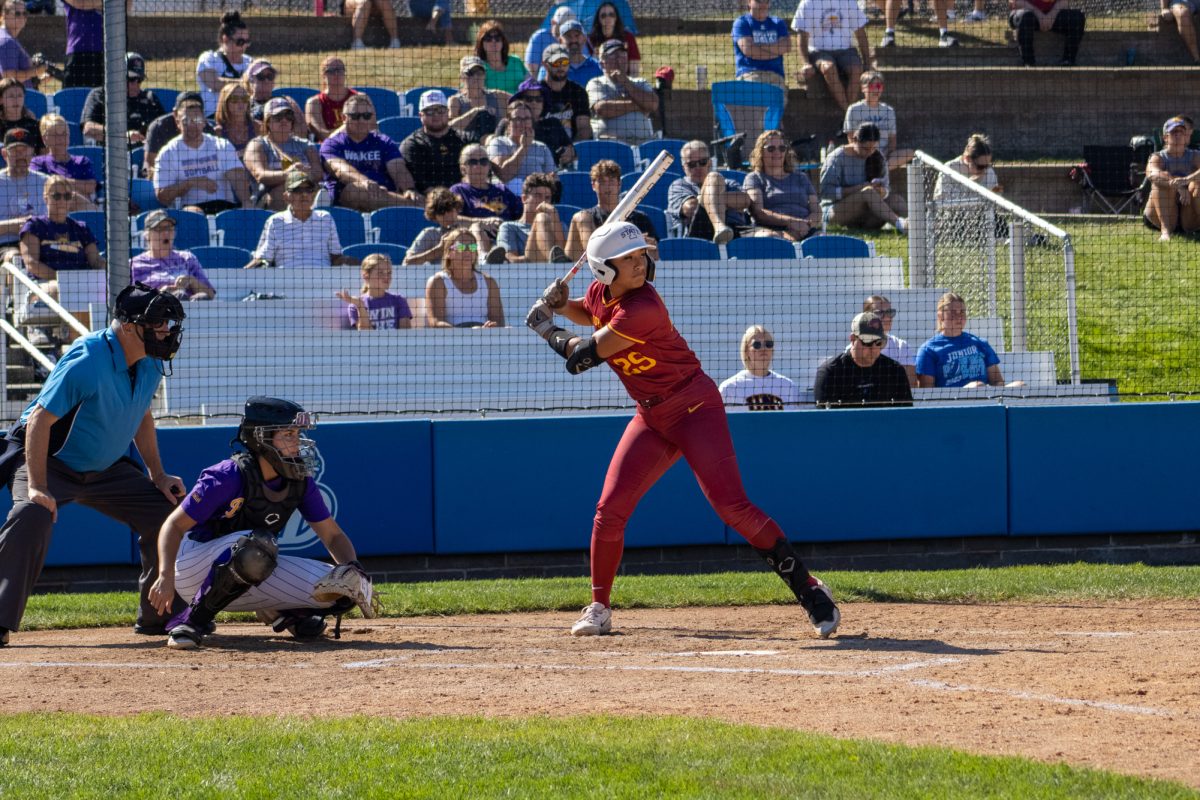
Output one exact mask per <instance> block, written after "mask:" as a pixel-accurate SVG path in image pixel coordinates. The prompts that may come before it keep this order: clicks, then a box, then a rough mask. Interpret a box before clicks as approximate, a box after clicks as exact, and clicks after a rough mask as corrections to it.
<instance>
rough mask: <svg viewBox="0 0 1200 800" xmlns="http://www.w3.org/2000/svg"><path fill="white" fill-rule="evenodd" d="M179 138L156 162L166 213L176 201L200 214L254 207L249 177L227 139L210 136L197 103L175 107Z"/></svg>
mask: <svg viewBox="0 0 1200 800" xmlns="http://www.w3.org/2000/svg"><path fill="white" fill-rule="evenodd" d="M175 124H176V125H178V126H179V135H178V136H176V137H175V138H174V139H172V140H171V141H169V142H167V144H166V146H164V147H163V149H162V150H161V151H160V152H159V153H158V158H157V159H156V160H155V162H154V194H155V196H156V197H157V198H158V202H159V203H161V204H162V206H163V207H164V208H171V207H172V206H173V205H174V204H175V201H177V200H178V201H179V202H181V203H182V204H183V206H184V208H185V209H190V210H193V211H198V212H200V213H201V214H219V213H221V212H222V211H228V210H230V209H233V208H238V207H239V206H240V207H242V208H250V206H251V203H252V201H253V198H252V196H251V193H250V176H249V174H247V172H246V168H245V166H243V165H242V161H241V159H240V158H238V154H237V151H236V150H234V148H233V145H232V144H230V142H229V140H228V139H225V138H223V137H218V136H213V135H211V134H208V133H205V132H204V129H205V128H206V127H208V121H207V120H206V119H205V117H204V108H203V107H202V106H200V105H197V104H196V103H184V104H183V106H182V107H180V106H178V105H177V106H176V110H175Z"/></svg>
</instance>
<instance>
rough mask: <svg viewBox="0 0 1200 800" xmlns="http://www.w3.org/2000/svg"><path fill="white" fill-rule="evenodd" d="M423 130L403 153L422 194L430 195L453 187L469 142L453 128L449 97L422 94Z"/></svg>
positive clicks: (436, 92) (437, 91) (439, 93)
mask: <svg viewBox="0 0 1200 800" xmlns="http://www.w3.org/2000/svg"><path fill="white" fill-rule="evenodd" d="M417 109H418V113H419V114H420V117H421V127H420V129H419V130H415V131H413V132H412V133H411V134H410V135H409V136H408V137H407V138H405V140H404V141H403V142H401V143H400V152H401V153H402V154H403V155H404V161H405V163H407V164H408V169H409V170H411V171H412V177H413V181H414V182H415V184H416V187H417V191H418V192H422V193H424V192H428V191H429V190H430V189H432V188H433V187H435V186H453V185H454V184H455V183H458V179H459V177H460V176H461V174H462V173H461V171H460V170H459V167H458V157H459V156H460V155H462V150H463V146H464V145H466V142H465V141H464V140H463V138H462V136H461V135H459V133H458V131H457V130H455V129H454V128H452V127H451V126H450V106H449V103H448V102H447V100H446V93H445V92H443V91H442V90H441V89H430V90H429V91H427V92H422V93H421V99H420V101H419V102H418V103H417Z"/></svg>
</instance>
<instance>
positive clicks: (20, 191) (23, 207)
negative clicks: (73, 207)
mask: <svg viewBox="0 0 1200 800" xmlns="http://www.w3.org/2000/svg"><path fill="white" fill-rule="evenodd" d="M3 141H4V161H5V163H6V165H7V166H6V167H5V168H4V169H3V170H0V248H13V247H15V246H17V244H18V242H19V239H20V233H21V228H22V227H24V225H25V223H26V221H28V220H29V218H30V217H36V216H41V215H44V214H45V213H46V200H45V187H46V180H47V178H46V176H45V175H39V174H38V173H36V172H30V171H29V164H30V162H31V161H32V160H33V145H32V144H31V142H30V137H29V132H28V131H26V130H24V129H23V128H13V129H12V130H9V131H7V132H5V134H4V140H3ZM11 254H12V253H11V251H9V252H7V253H5V259H6V260H7V258H8V257H9V256H11Z"/></svg>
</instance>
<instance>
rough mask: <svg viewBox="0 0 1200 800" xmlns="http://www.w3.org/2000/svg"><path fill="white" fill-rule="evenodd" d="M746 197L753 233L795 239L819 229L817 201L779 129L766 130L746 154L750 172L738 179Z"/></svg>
mask: <svg viewBox="0 0 1200 800" xmlns="http://www.w3.org/2000/svg"><path fill="white" fill-rule="evenodd" d="M742 188H743V189H745V191H746V194H747V196H749V198H750V216H751V218H753V220H754V222H755V224H756V225H757V226H758V230H756V231H754V233H753V235H757V236H775V237H778V238H781V239H787V240H788V241H792V242H799V241H802V240H804V239H807V238H808V237H809V236H812V235H813V234H814V233H816V232H817V231H819V230H820V229H821V203H820V199H819V198H818V197H817V190H816V189H814V188H813V185H812V181H810V180H809V179H808V175H806V174H805V173H804V171H803V170H800V169H797V168H796V153H795V151H793V150H792V147H791V145H790V144H788V142H787V140H786V139H784V138H783V133H781V132H780V131H766V132H764V133H763V135H762V136H759V137H758V141H757V142H755V143H754V150H753V151H752V152H751V153H750V174H749V175H747V176H746V177H745V179H744V180H743V181H742Z"/></svg>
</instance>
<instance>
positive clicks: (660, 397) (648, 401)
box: [637, 370, 702, 408]
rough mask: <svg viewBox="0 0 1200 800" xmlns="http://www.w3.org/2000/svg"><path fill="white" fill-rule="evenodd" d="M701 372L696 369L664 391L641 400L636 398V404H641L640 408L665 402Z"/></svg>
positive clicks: (651, 406)
mask: <svg viewBox="0 0 1200 800" xmlns="http://www.w3.org/2000/svg"><path fill="white" fill-rule="evenodd" d="M701 372H702V371H701V370H696V371H695V372H693V373H692V374H691V375H689V376H687V377H686V378H684V379H683V380H681V381H680V382H679V383H677V384H675V385H674V386H672V387H671V388H670V389H668V390H667V391H666V392H665V393H663V394H656V395H654V397H646V398H643V399H641V400H638V401H637V404H638V405H639V406H641V407H642V408H654V407H655V406H656V405H659V404H660V403H665V402H667V401H668V400H670V399H671V398H672V397H674V396H675V395H677V394H679V393H680V392H681V391H683V390H684V389H686V388H687V387H688V386H689V385H690V384H691V382H692V381H694V380H696V376H697V375H700V374H701Z"/></svg>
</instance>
